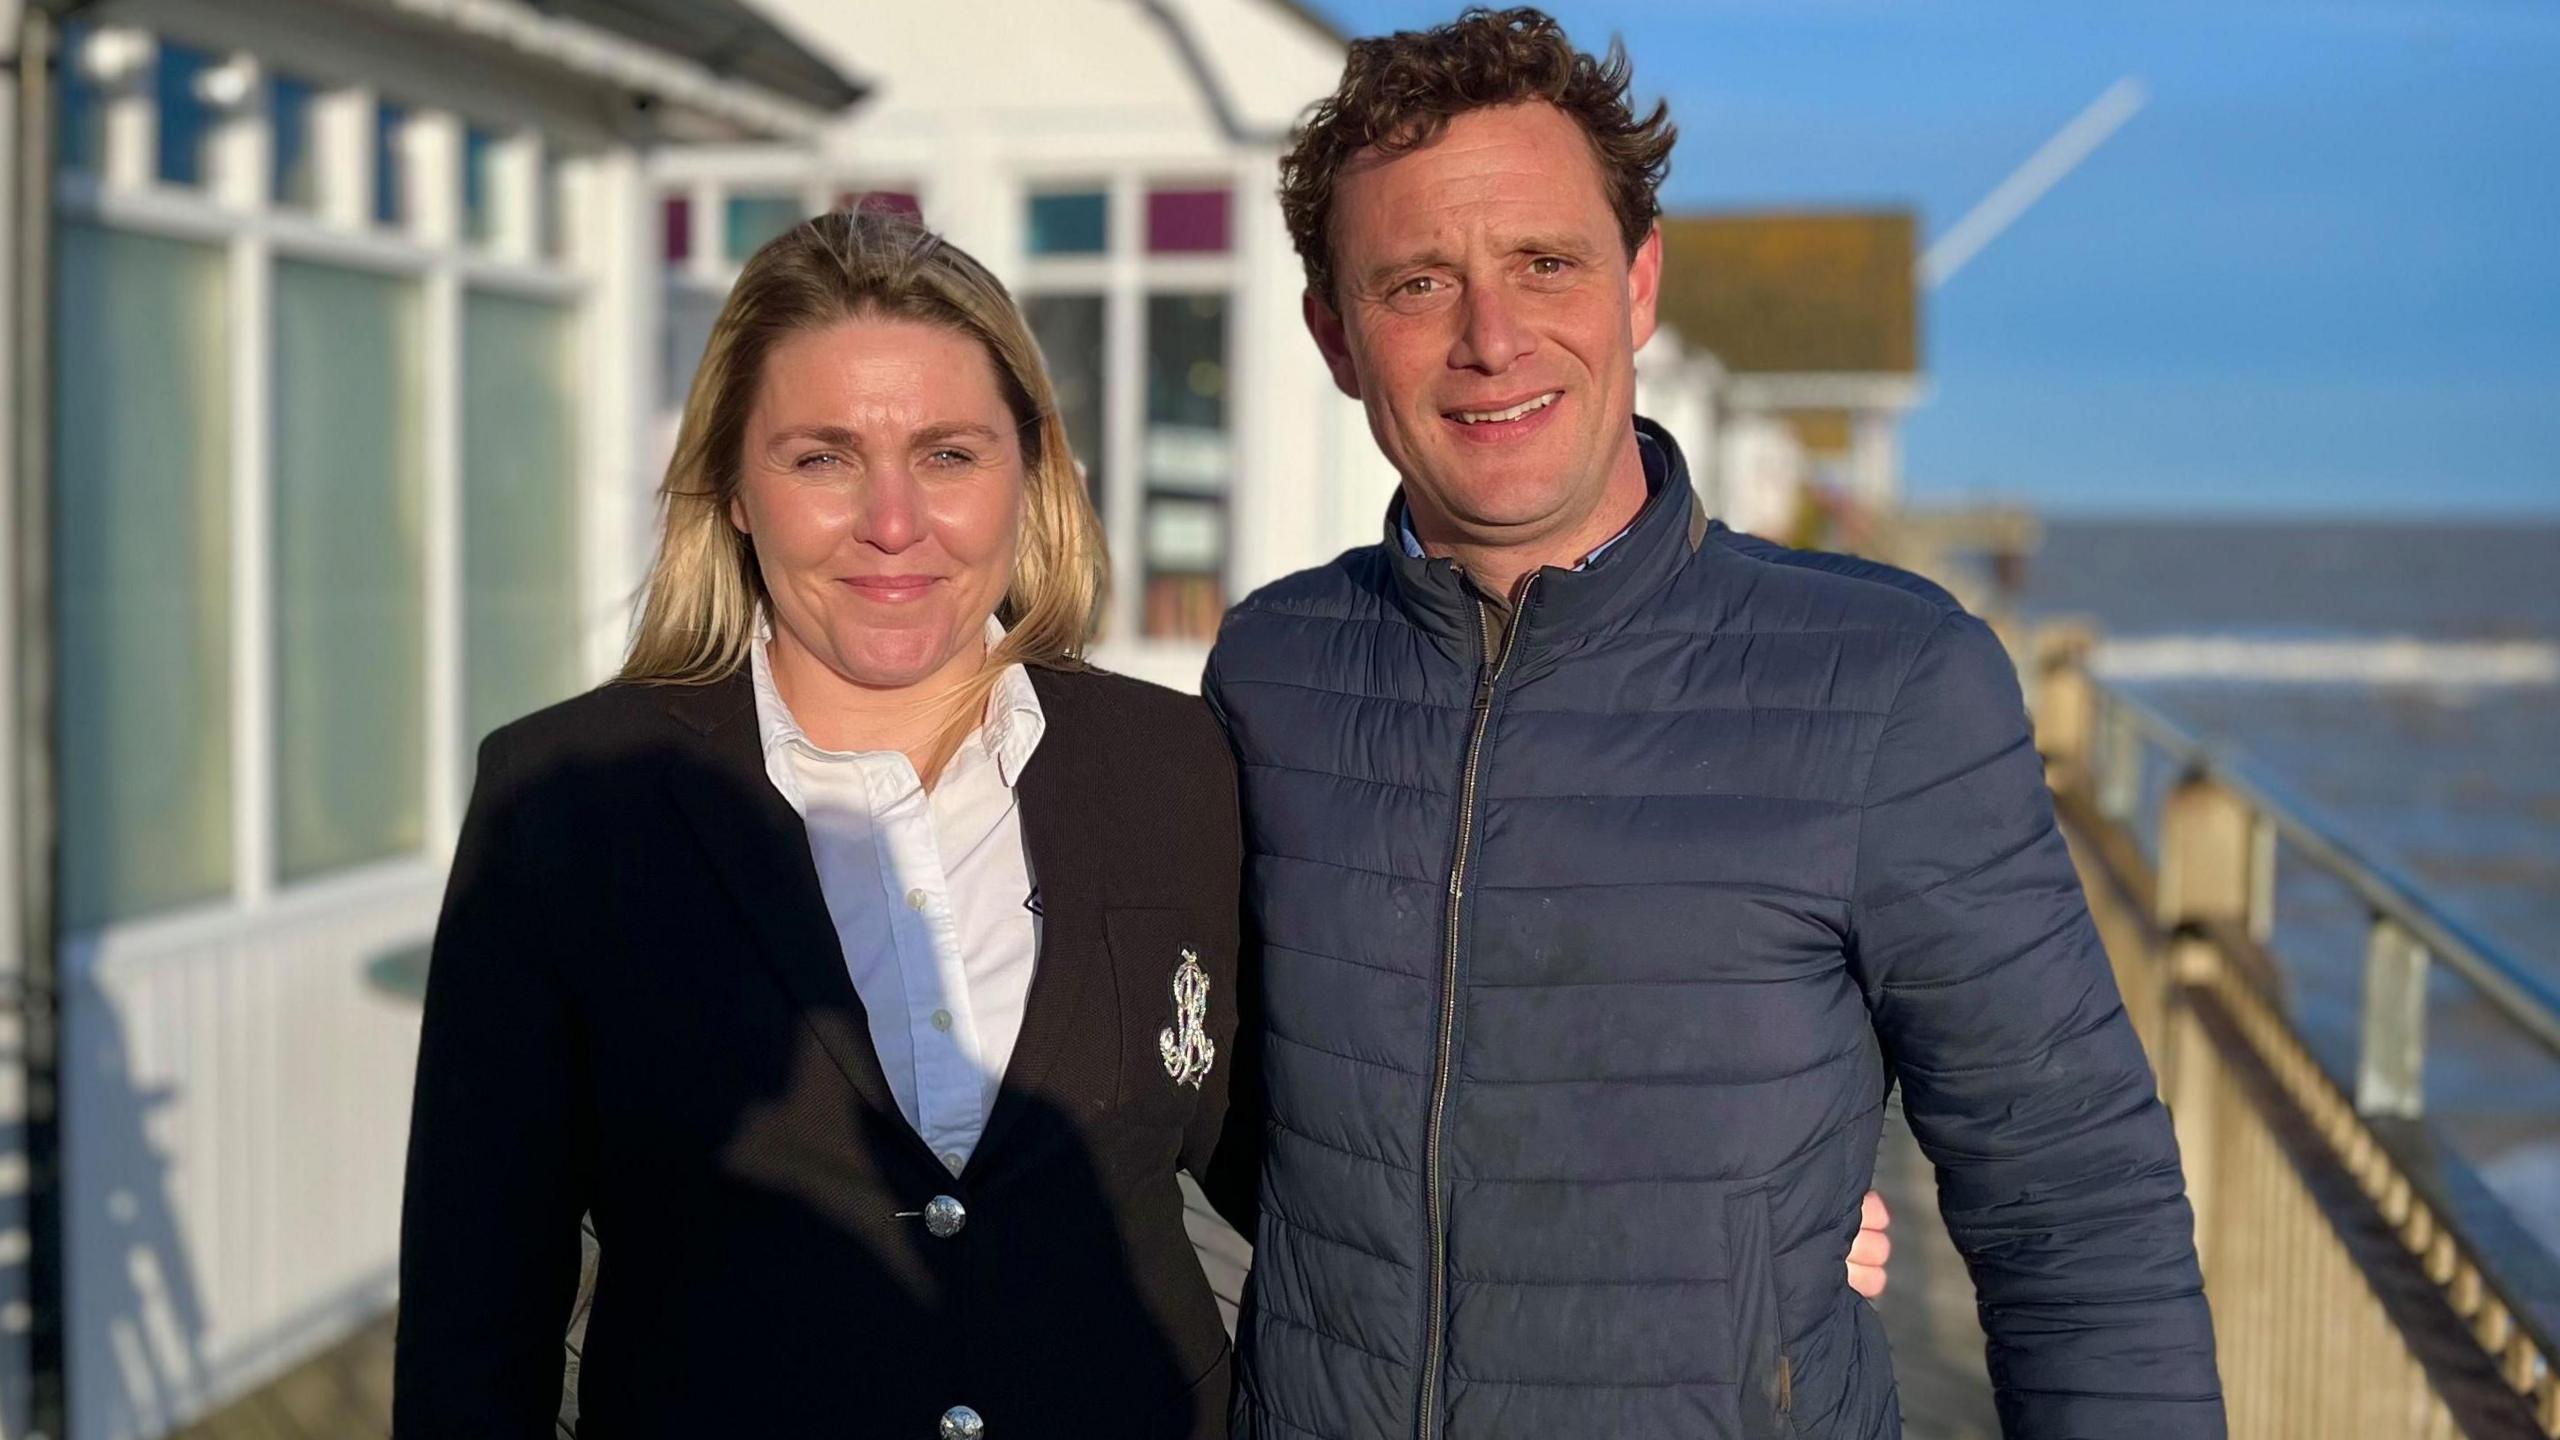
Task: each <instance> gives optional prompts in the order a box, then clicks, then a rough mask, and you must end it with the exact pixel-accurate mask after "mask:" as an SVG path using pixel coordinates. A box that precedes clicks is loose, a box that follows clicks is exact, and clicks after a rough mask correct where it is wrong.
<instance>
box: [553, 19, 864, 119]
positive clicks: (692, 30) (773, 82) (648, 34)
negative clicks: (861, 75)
mask: <svg viewBox="0 0 2560 1440" xmlns="http://www.w3.org/2000/svg"><path fill="white" fill-rule="evenodd" d="M528 3H529V4H530V5H531V7H532V8H533V9H535V10H538V11H541V12H542V13H544V14H546V15H557V16H560V17H563V18H565V19H570V20H577V21H582V22H584V23H586V24H588V25H592V26H594V27H596V28H597V29H599V30H610V31H612V32H613V33H615V34H617V35H620V36H623V37H624V38H626V39H630V40H636V41H639V42H640V43H641V44H643V45H647V46H649V47H650V48H652V49H656V50H663V51H665V52H667V53H668V54H670V55H681V56H684V57H685V58H687V59H689V60H691V61H693V62H694V63H695V64H697V65H699V66H701V67H702V68H703V69H705V70H708V71H710V72H711V73H712V74H714V75H718V76H721V77H723V78H726V79H735V80H742V81H745V82H746V83H748V84H750V85H757V86H761V87H763V88H764V89H767V90H770V91H772V92H774V93H775V94H777V95H780V96H782V97H784V98H785V99H789V100H796V101H798V102H799V103H801V104H803V105H806V106H808V107H810V108H811V109H813V110H841V109H843V108H845V107H846V106H848V105H852V104H855V103H856V102H858V101H860V100H861V99H862V97H863V96H864V95H866V94H868V93H869V90H870V87H868V86H866V85H864V84H862V83H861V82H860V81H857V80H855V79H852V78H851V77H849V76H846V75H844V74H842V73H840V72H839V71H837V70H836V69H835V67H833V66H831V65H829V64H828V63H827V62H826V61H824V60H821V59H819V58H818V57H817V56H815V55H812V54H810V53H809V52H808V51H807V50H806V49H803V48H802V47H801V45H800V43H799V42H798V41H796V40H793V39H792V38H791V37H790V36H789V35H786V34H784V33H783V32H782V31H781V30H780V29H779V28H777V27H776V26H775V25H774V23H773V22H772V21H770V20H767V19H766V18H764V16H763V15H762V14H761V13H760V12H758V11H756V10H753V9H751V8H749V7H748V6H747V5H746V4H745V3H744V0H528Z"/></svg>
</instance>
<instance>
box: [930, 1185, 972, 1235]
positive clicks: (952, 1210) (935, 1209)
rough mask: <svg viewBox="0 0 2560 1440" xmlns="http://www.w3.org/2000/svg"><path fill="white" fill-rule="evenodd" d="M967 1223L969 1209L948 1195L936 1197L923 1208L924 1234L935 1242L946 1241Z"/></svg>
mask: <svg viewBox="0 0 2560 1440" xmlns="http://www.w3.org/2000/svg"><path fill="white" fill-rule="evenodd" d="M968 1223H969V1209H968V1207H967V1206H965V1205H962V1204H961V1203H960V1202H959V1201H957V1200H955V1199H953V1198H951V1197H950V1196H948V1195H936V1196H934V1197H933V1199H931V1200H930V1201H927V1202H926V1204H925V1207H924V1228H925V1233H926V1234H929V1235H931V1236H932V1237H933V1238H934V1239H936V1240H948V1239H950V1238H951V1237H952V1236H954V1235H957V1234H959V1233H960V1229H961V1227H962V1226H964V1225H967V1224H968Z"/></svg>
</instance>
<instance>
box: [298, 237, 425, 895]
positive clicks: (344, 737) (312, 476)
mask: <svg viewBox="0 0 2560 1440" xmlns="http://www.w3.org/2000/svg"><path fill="white" fill-rule="evenodd" d="M419 351H420V345H419V335H418V298H417V293H416V287H415V286H414V285H413V284H411V283H410V282H407V281H403V280H398V279H393V278H389V277H385V276H379V275H373V274H368V273H365V272H362V271H357V270H347V269H340V268H338V267H335V266H327V265H312V264H303V263H298V262H279V263H278V264H277V265H276V267H275V394H276V412H275V480H274V506H275V529H274V575H273V580H274V585H275V695H274V707H275V732H274V740H275V751H274V756H275V760H274V765H275V775H276V858H277V870H278V874H279V876H280V878H283V879H286V880H291V879H295V878H298V877H301V876H305V875H310V874H314V873H318V872H321V871H326V870H333V869H337V868H340V867H343V866H348V865H353V864H358V863H361V862H363V861H367V860H378V859H382V858H385V857H388V856H392V855H398V854H403V853H408V852H411V851H415V850H417V849H418V848H419V847H420V846H421V845H422V844H423V843H424V841H425V836H426V822H425V813H426V806H425V800H426V709H427V707H426V693H425V692H426V574H425V569H426V567H425V546H424V530H425V502H424V495H423V490H424V485H423V483H422V477H421V473H420V469H421V465H420V459H421V457H420V450H421V443H420V442H421V434H420V426H419V421H418V413H417V412H418V391H419V358H418V357H419Z"/></svg>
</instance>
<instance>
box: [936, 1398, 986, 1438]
mask: <svg viewBox="0 0 2560 1440" xmlns="http://www.w3.org/2000/svg"><path fill="white" fill-rule="evenodd" d="M986 1433H987V1422H986V1421H984V1420H981V1419H979V1418H978V1412H977V1411H975V1410H972V1409H970V1408H969V1407H968V1406H966V1405H954V1406H952V1407H951V1408H950V1409H948V1410H945V1411H943V1412H942V1440H983V1437H984V1436H985V1435H986Z"/></svg>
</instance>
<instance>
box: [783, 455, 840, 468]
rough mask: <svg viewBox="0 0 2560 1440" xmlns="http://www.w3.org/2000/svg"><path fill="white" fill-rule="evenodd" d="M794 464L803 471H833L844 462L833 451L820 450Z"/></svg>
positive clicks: (802, 457)
mask: <svg viewBox="0 0 2560 1440" xmlns="http://www.w3.org/2000/svg"><path fill="white" fill-rule="evenodd" d="M792 463H793V464H794V466H796V467H797V468H799V469H802V470H831V469H833V468H835V467H836V466H837V465H838V464H840V463H842V462H841V457H839V456H838V455H837V454H836V452H834V451H833V450H818V451H813V452H811V453H810V454H807V455H803V456H801V457H800V458H799V459H798V460H796V461H794V462H792Z"/></svg>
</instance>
